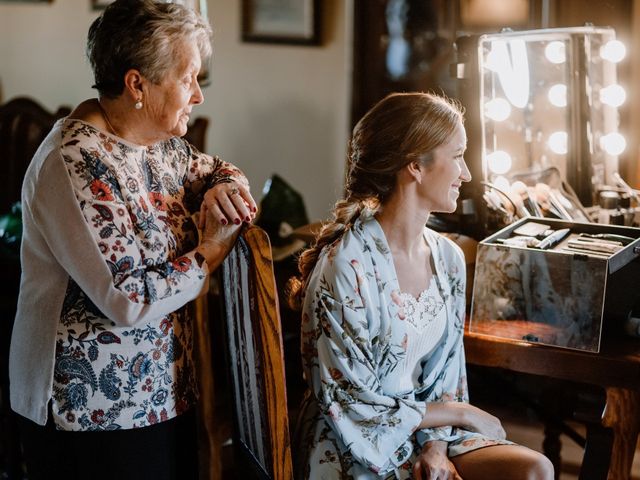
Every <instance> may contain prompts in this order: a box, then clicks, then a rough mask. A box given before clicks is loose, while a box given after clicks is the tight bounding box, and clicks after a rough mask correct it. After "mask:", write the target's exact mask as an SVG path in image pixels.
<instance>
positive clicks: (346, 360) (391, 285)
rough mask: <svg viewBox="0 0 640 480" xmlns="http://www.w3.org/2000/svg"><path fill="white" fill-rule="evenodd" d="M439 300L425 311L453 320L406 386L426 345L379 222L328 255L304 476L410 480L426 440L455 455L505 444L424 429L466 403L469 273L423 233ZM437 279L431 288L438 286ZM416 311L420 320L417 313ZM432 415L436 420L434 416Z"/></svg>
mask: <svg viewBox="0 0 640 480" xmlns="http://www.w3.org/2000/svg"><path fill="white" fill-rule="evenodd" d="M424 237H425V240H426V241H427V243H428V244H429V247H430V249H431V252H432V255H433V260H434V265H435V271H434V280H435V281H436V282H437V285H438V289H439V297H440V299H441V300H442V305H439V304H433V305H431V307H432V308H426V309H425V311H424V312H419V313H420V315H421V316H427V315H429V314H430V313H432V314H434V315H438V314H442V312H441V311H442V309H444V310H445V314H446V326H445V330H444V333H443V334H442V338H441V341H440V342H439V344H438V346H436V347H435V348H433V349H432V350H431V352H430V353H429V354H428V355H427V356H426V357H424V358H422V360H421V365H422V372H421V374H420V375H418V376H417V379H416V381H415V383H414V384H413V388H410V389H408V390H407V389H404V388H399V386H400V385H402V384H403V382H399V381H398V377H399V376H403V375H405V368H407V365H406V363H407V351H408V350H409V349H411V347H412V342H415V341H418V339H417V337H418V335H416V331H415V327H414V325H413V324H411V323H410V322H408V321H407V313H406V312H405V308H406V305H405V300H404V299H403V295H402V293H401V291H400V287H399V284H398V280H397V275H396V272H395V267H394V265H393V258H392V256H391V253H390V249H389V246H388V244H387V242H386V238H385V236H384V232H383V231H382V228H381V227H380V225H379V224H378V222H377V221H376V220H375V219H374V218H363V217H361V218H360V219H358V220H357V221H356V222H355V223H354V225H353V227H352V229H351V230H349V231H348V232H347V233H345V235H344V236H343V237H342V238H341V239H340V240H339V241H338V242H336V243H334V244H333V245H329V246H327V247H325V248H324V250H323V251H322V253H321V254H320V257H319V260H318V263H317V265H316V267H315V269H314V271H313V273H312V275H311V277H310V279H309V285H308V287H307V290H306V294H305V300H304V308H303V319H302V340H301V351H302V358H303V367H304V371H305V375H306V378H307V382H308V383H309V386H310V391H311V394H310V398H308V399H307V400H308V401H306V402H305V405H304V406H303V413H302V415H301V418H302V419H304V420H303V421H302V423H301V430H302V433H301V435H302V438H301V440H300V442H299V443H302V444H303V445H304V447H303V448H306V449H308V450H307V451H306V452H305V453H304V454H303V455H302V456H301V457H302V460H303V462H305V464H304V465H303V467H302V468H303V470H304V475H303V476H304V478H312V479H320V478H336V479H338V478H339V479H383V478H385V479H386V478H389V479H391V478H410V475H411V465H412V464H413V461H414V460H415V457H416V455H417V453H419V452H420V449H421V446H422V445H424V444H425V443H426V442H427V441H431V440H443V441H447V442H448V443H449V452H448V453H449V456H454V455H459V454H462V453H466V452H468V451H471V450H474V449H476V448H482V447H485V446H488V445H495V444H501V443H510V442H506V441H499V440H493V439H487V438H485V437H483V436H482V435H479V434H477V433H474V432H468V431H465V430H462V429H459V428H452V427H446V428H433V429H425V430H416V429H417V428H418V426H419V424H420V422H421V421H422V418H423V416H424V415H425V411H426V410H427V403H429V402H445V401H458V402H467V401H468V392H467V383H466V370H465V360H464V350H463V344H462V338H463V329H464V317H465V305H464V302H465V299H464V298H465V297H464V289H465V284H464V283H465V270H464V259H463V257H462V252H461V251H460V249H459V248H458V247H457V246H456V245H455V244H454V243H453V242H451V241H450V240H448V239H446V238H444V237H442V236H440V235H438V234H437V233H435V232H433V231H431V230H429V229H425V231H424ZM432 281H433V280H432ZM414 313H415V312H414ZM427 414H428V412H427Z"/></svg>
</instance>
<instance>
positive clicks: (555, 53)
mask: <svg viewBox="0 0 640 480" xmlns="http://www.w3.org/2000/svg"><path fill="white" fill-rule="evenodd" d="M544 55H545V57H547V60H549V61H550V62H551V63H564V62H565V61H566V59H567V54H566V51H565V45H564V42H558V41H556V42H550V43H549V44H548V45H547V46H546V47H545V49H544Z"/></svg>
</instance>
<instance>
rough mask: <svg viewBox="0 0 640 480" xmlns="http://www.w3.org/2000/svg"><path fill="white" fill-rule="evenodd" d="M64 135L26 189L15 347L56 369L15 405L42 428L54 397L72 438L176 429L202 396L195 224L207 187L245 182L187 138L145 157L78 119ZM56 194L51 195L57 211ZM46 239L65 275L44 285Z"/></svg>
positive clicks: (59, 421)
mask: <svg viewBox="0 0 640 480" xmlns="http://www.w3.org/2000/svg"><path fill="white" fill-rule="evenodd" d="M56 134H57V135H59V136H56ZM52 135H54V138H49V139H48V141H49V142H50V143H51V142H52V141H53V142H54V148H52V149H51V150H50V151H48V153H47V156H46V158H45V159H44V160H43V161H40V162H38V160H37V159H38V154H36V159H34V163H35V165H36V166H32V167H33V168H30V170H31V171H30V172H28V173H27V180H26V181H25V185H26V186H25V192H26V193H25V194H24V200H25V202H24V203H25V207H26V211H27V214H26V215H25V238H24V245H25V247H23V250H24V251H23V263H24V273H23V279H22V286H21V298H20V301H19V304H20V305H19V311H18V316H17V319H16V324H17V325H20V326H18V330H17V332H16V335H17V336H18V338H19V337H20V336H29V335H30V336H31V337H33V338H36V339H37V340H38V342H39V343H40V344H42V345H43V346H44V349H45V350H49V349H50V350H51V353H52V355H51V357H50V358H52V359H53V365H49V363H48V362H47V361H46V357H45V359H43V368H44V371H45V372H46V373H48V374H49V379H48V384H45V383H44V381H43V382H42V385H41V386H40V387H41V390H42V388H44V389H45V392H42V391H38V390H37V389H36V387H37V386H38V385H35V386H33V385H32V386H29V385H28V381H26V380H25V379H24V378H21V379H20V380H18V381H16V383H17V384H19V385H18V388H19V389H20V387H21V386H22V385H24V386H22V389H23V391H26V394H27V396H28V397H29V396H30V397H29V398H28V399H26V400H25V399H22V400H19V401H16V404H17V408H16V410H17V411H19V413H22V414H23V415H25V416H28V417H29V418H32V419H34V420H35V421H38V422H39V423H42V420H43V419H42V418H41V415H40V414H39V413H30V412H29V407H30V406H31V405H29V404H28V403H27V402H31V403H33V402H34V398H37V397H40V398H42V399H46V398H47V397H48V398H50V399H51V407H52V408H51V410H52V413H53V416H54V421H55V423H56V425H57V427H58V428H60V429H64V430H113V429H130V428H137V427H143V426H146V425H151V424H154V423H157V422H161V421H164V420H167V419H170V418H173V417H175V416H176V415H179V414H180V413H181V412H183V411H184V410H186V409H187V408H189V407H190V406H191V405H192V404H193V402H194V399H195V395H196V393H197V392H196V385H195V378H194V368H193V359H192V345H193V339H192V336H193V329H192V324H191V323H192V319H191V318H190V314H189V309H188V308H187V304H188V301H189V300H192V299H193V298H195V297H196V296H198V294H199V293H200V292H201V291H203V289H204V288H205V287H206V284H207V274H208V267H207V265H206V262H205V261H204V258H203V257H201V256H200V255H194V254H193V253H187V252H190V251H192V250H193V248H194V247H195V246H196V245H197V241H198V238H197V229H196V226H195V224H194V222H193V220H192V217H191V215H192V214H193V213H195V212H197V211H198V210H199V207H200V203H201V200H202V196H203V194H204V193H205V192H206V190H207V189H208V188H210V187H212V186H214V185H215V184H216V183H218V182H225V181H231V180H238V181H243V182H244V181H246V180H245V179H244V177H243V176H242V174H241V172H240V171H239V170H238V169H236V168H235V167H233V166H232V165H230V164H227V163H225V162H222V161H221V160H220V159H218V158H217V157H211V156H208V155H205V154H202V153H200V152H198V151H197V150H196V149H195V148H193V147H192V146H191V145H189V144H188V143H187V142H186V141H184V140H183V139H180V138H172V139H170V140H167V141H164V142H160V143H157V144H155V145H152V146H150V147H143V146H139V145H135V144H131V143H128V142H126V141H124V140H122V139H120V138H119V137H115V136H112V135H109V134H105V133H103V132H101V131H99V130H97V129H95V128H94V127H93V126H92V125H90V124H88V123H85V122H82V121H80V120H73V119H66V120H64V121H63V122H61V123H59V124H57V125H56V127H55V128H54V132H52ZM50 137H51V135H50ZM45 143H47V141H45ZM42 148H45V147H41V149H42ZM40 153H42V152H40ZM38 163H40V165H38ZM37 168H39V170H36V169H37ZM48 170H50V173H47V174H45V171H48ZM45 175H46V179H45ZM54 181H55V183H56V184H55V185H54V186H51V185H50V184H51V183H52V182H54ZM32 187H33V188H32ZM30 190H31V192H30ZM47 191H50V193H51V195H52V196H50V197H49V198H48V200H46V201H45V199H46V198H47V196H46V195H45V193H43V192H47ZM52 210H53V211H52ZM32 217H33V218H32ZM36 217H37V218H36ZM49 217H50V218H52V219H53V220H51V219H49ZM54 229H55V231H54ZM61 230H66V231H67V232H66V233H64V232H61ZM39 236H42V237H44V238H45V239H46V243H47V245H48V246H50V249H51V251H49V252H45V253H44V254H49V255H51V257H52V258H51V259H47V260H48V262H49V263H56V264H57V265H55V268H53V267H52V268H51V271H50V272H47V271H46V270H45V271H42V270H41V269H40V270H41V271H40V272H39V278H33V277H34V275H33V273H34V272H33V270H35V268H36V265H34V263H36V264H37V260H36V259H35V258H34V257H36V252H31V251H30V249H35V248H36V246H39V245H38V240H40V238H39ZM31 239H33V242H31V241H30V240H31ZM37 253H38V254H39V255H43V253H41V252H37ZM39 267H42V265H39ZM54 275H57V277H58V281H56V282H55V285H51V287H50V288H49V290H47V288H46V287H47V282H46V281H45V280H43V279H47V278H49V276H54ZM34 285H35V287H34ZM38 286H39V287H40V289H38ZM27 292H29V293H27ZM29 297H31V298H29ZM44 300H46V301H47V303H48V308H46V311H45V309H44V308H43V309H41V310H39V311H38V312H36V314H35V315H37V316H39V317H45V319H44V320H46V321H44V320H43V321H41V323H40V326H39V327H38V328H39V331H38V330H37V329H34V328H33V327H32V330H31V331H30V332H29V331H27V329H26V328H25V327H24V324H25V323H26V322H27V320H22V319H23V317H25V316H26V313H25V312H27V311H29V310H30V309H31V310H33V308H34V306H33V305H31V306H27V305H26V304H27V302H29V301H35V302H36V308H37V304H38V302H40V301H44ZM49 318H50V319H49ZM43 322H44V323H43ZM49 322H51V325H52V326H53V328H54V330H52V329H51V328H49V326H48V325H49ZM49 332H51V333H49ZM16 335H14V338H13V345H12V356H14V357H19V356H20V354H21V350H22V349H25V348H28V347H24V346H23V345H22V344H23V343H25V341H27V340H25V338H22V339H21V341H20V340H18V339H16ZM49 341H50V342H51V347H49V343H48V342H49ZM18 342H20V344H19V345H18ZM14 347H15V348H14ZM54 347H55V348H54ZM13 350H15V353H14V351H13ZM32 355H34V356H36V357H37V356H38V355H39V352H32ZM24 356H25V357H26V355H24ZM42 356H43V357H44V355H42ZM12 360H14V361H15V360H16V359H15V358H12ZM18 361H19V360H18ZM22 362H25V363H29V360H28V359H26V358H23V359H22ZM49 362H51V360H49ZM20 366H22V365H20ZM20 366H17V367H16V369H14V370H17V369H19V368H20ZM49 372H50V373H49ZM13 376H14V377H16V376H17V375H16V372H15V371H14V372H13ZM36 378H38V375H36ZM12 386H13V380H12ZM47 401H48V400H47ZM12 403H13V402H12ZM21 403H22V404H24V405H25V406H24V407H21ZM44 408H46V404H45V406H44ZM37 411H38V412H41V411H42V405H38V410H37ZM45 415H46V413H45Z"/></svg>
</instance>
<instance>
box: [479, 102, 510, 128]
mask: <svg viewBox="0 0 640 480" xmlns="http://www.w3.org/2000/svg"><path fill="white" fill-rule="evenodd" d="M484 112H485V114H486V115H487V117H489V118H490V119H491V120H495V121H496V122H502V121H503V120H506V119H507V118H509V115H511V106H510V105H509V102H507V101H506V100H505V99H504V98H494V99H493V100H491V101H489V102H487V103H486V104H485V106H484Z"/></svg>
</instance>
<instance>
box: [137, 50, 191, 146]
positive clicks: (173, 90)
mask: <svg viewBox="0 0 640 480" xmlns="http://www.w3.org/2000/svg"><path fill="white" fill-rule="evenodd" d="M176 49H177V55H176V62H175V66H174V68H173V69H171V70H170V71H169V72H168V73H167V75H165V77H164V78H163V80H162V82H161V83H160V84H159V85H153V84H150V86H149V90H148V93H147V98H145V99H144V101H146V102H147V105H146V108H147V111H148V112H149V115H150V121H151V122H152V123H153V128H154V129H155V130H156V131H157V133H158V135H159V136H161V137H163V139H168V138H171V137H176V136H177V137H181V136H182V135H184V134H185V133H187V123H188V122H189V115H191V109H192V108H193V106H194V105H198V104H200V103H202V101H203V97H202V91H201V90H200V86H199V85H198V73H199V72H200V65H201V60H200V52H199V51H198V48H197V46H196V45H195V43H194V42H187V41H185V42H183V43H182V45H181V46H178V47H176Z"/></svg>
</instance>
